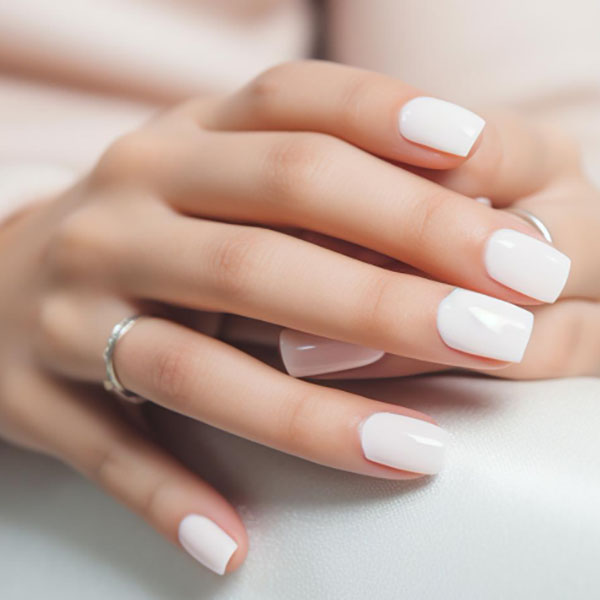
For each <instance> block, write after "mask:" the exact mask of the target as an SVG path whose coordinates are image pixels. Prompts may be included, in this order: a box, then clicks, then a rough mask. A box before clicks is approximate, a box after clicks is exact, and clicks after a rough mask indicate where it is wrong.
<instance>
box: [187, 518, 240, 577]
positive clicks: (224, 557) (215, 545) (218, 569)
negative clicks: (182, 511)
mask: <svg viewBox="0 0 600 600" xmlns="http://www.w3.org/2000/svg"><path fill="white" fill-rule="evenodd" d="M178 533H179V542H180V543H181V545H182V546H183V547H184V548H185V550H186V551H187V552H188V554H190V555H191V556H192V557H194V558H195V559H196V560H197V561H198V562H199V563H201V564H202V565H204V566H205V567H207V568H209V569H210V570H211V571H214V572H215V573H218V574H219V575H223V574H224V573H225V569H226V568H227V563H228V562H229V559H230V558H231V557H232V555H233V553H234V552H235V551H236V549H237V547H238V545H237V544H236V542H235V541H234V540H233V539H232V538H231V537H230V536H229V535H227V534H226V533H225V532H224V531H223V530H222V529H221V528H220V527H219V526H218V525H217V524H216V523H215V522H214V521H211V520H210V519H208V518H207V517H204V516H202V515H194V514H191V515H188V516H187V517H185V518H184V519H182V521H181V523H180V524H179V532H178Z"/></svg>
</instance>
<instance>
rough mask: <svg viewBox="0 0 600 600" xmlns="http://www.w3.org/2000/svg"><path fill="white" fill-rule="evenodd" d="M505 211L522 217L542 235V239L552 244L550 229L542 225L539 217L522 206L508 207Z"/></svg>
mask: <svg viewBox="0 0 600 600" xmlns="http://www.w3.org/2000/svg"><path fill="white" fill-rule="evenodd" d="M507 211H508V212H511V213H514V214H515V215H517V216H519V217H521V218H522V219H524V220H525V221H527V222H528V223H530V224H531V225H533V226H534V227H535V228H536V229H537V230H538V231H539V232H540V233H541V234H542V235H543V236H544V239H545V240H546V241H547V242H548V243H549V244H552V236H551V235H550V231H549V230H548V228H547V227H546V226H545V225H544V223H543V222H542V221H541V220H540V219H538V218H537V217H536V216H535V215H534V214H533V213H530V212H529V211H528V210H525V209H524V208H508V209H507Z"/></svg>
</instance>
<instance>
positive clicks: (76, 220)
mask: <svg viewBox="0 0 600 600" xmlns="http://www.w3.org/2000/svg"><path fill="white" fill-rule="evenodd" d="M97 213H98V211H93V210H85V209H79V210H76V211H74V212H72V213H71V214H69V215H68V216H67V217H65V218H64V219H63V220H62V221H61V222H60V223H59V224H58V225H57V227H56V229H55V231H54V234H53V236H52V238H51V239H50V240H49V242H48V244H47V246H46V248H45V251H44V253H43V256H42V261H43V262H44V264H45V266H46V267H47V269H48V272H49V273H50V274H51V275H54V276H57V277H58V278H63V277H64V278H71V277H74V276H80V275H81V274H86V275H89V274H90V273H92V272H97V271H98V269H99V268H100V266H101V265H102V264H104V265H107V264H110V263H111V261H112V260H113V258H115V257H114V256H113V254H114V251H115V244H113V243H111V241H110V239H108V236H107V232H110V231H112V229H111V227H110V223H106V226H103V225H102V220H101V219H102V218H103V217H100V215H99V214H97Z"/></svg>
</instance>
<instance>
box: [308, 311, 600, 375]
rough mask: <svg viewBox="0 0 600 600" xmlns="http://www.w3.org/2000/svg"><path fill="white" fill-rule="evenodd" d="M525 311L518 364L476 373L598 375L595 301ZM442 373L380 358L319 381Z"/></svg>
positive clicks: (599, 326) (599, 327)
mask: <svg viewBox="0 0 600 600" xmlns="http://www.w3.org/2000/svg"><path fill="white" fill-rule="evenodd" d="M531 310H532V312H533V313H534V316H535V323H536V326H535V329H534V332H533V335H532V336H531V342H530V344H529V346H528V348H527V351H526V352H525V355H524V357H523V360H522V361H521V362H520V363H519V364H511V365H508V366H506V367H504V368H502V369H497V370H495V371H493V372H490V371H482V373H484V374H486V375H493V376H494V377H501V378H505V379H551V378H555V377H579V376H592V377H597V376H599V375H600V304H599V303H598V302H597V301H591V300H582V299H564V300H560V301H559V302H557V303H556V304H553V305H545V306H536V307H533V308H532V309H531ZM442 370H447V367H445V366H444V365H436V364H431V363H423V362H417V361H411V360H410V359H406V358H405V357H402V356H393V355H391V354H386V355H385V356H384V357H382V358H381V359H379V360H378V361H377V362H376V363H374V364H371V365H369V366H365V367H360V368H356V369H352V370H350V371H339V372H332V373H329V374H328V375H323V376H320V378H324V379H378V378H382V377H401V376H406V375H416V374H419V373H434V372H439V371H442Z"/></svg>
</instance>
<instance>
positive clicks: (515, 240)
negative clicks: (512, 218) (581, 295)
mask: <svg viewBox="0 0 600 600" xmlns="http://www.w3.org/2000/svg"><path fill="white" fill-rule="evenodd" d="M485 268H486V269H487V272H488V274H489V276H490V277H491V278H492V279H495V280H496V281H498V282H499V283H501V284H503V285H505V286H507V287H509V288H512V289H513V290H516V291H517V292H521V293H522V294H525V295H526V296H529V297H530V298H535V299H536V300H541V301H542V302H554V301H555V300H556V299H557V298H558V296H559V295H560V293H561V292H562V290H563V288H564V287H565V284H566V283H567V278H568V277H569V271H570V269H571V259H570V258H569V257H568V256H566V255H565V254H563V253H562V252H559V251H558V250H557V249H556V248H554V247H553V246H551V245H550V244H546V243H545V242H542V241H541V240H536V239H535V238H534V237H531V236H530V235H526V234H525V233H521V232H520V231H514V230H513V229H500V230H498V231H496V232H495V233H494V234H493V235H492V236H491V237H490V239H489V240H488V242H487V245H486V247H485Z"/></svg>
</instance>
